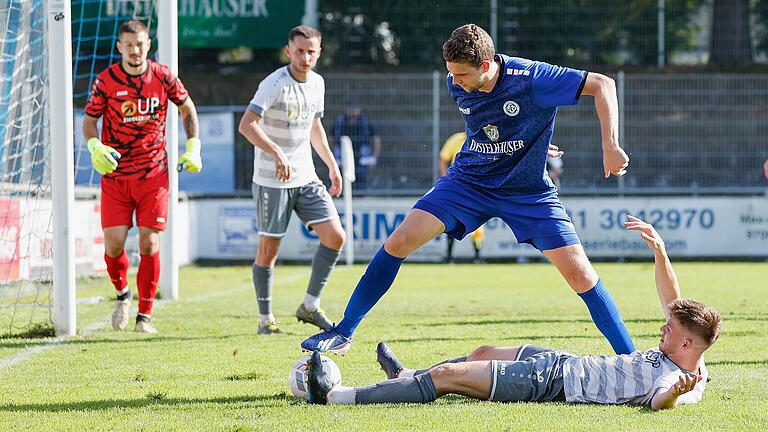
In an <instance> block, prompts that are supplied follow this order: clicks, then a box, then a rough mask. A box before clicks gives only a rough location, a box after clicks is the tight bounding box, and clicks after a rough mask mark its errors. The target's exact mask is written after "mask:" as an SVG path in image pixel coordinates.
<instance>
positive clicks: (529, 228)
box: [413, 177, 580, 251]
mask: <svg viewBox="0 0 768 432" xmlns="http://www.w3.org/2000/svg"><path fill="white" fill-rule="evenodd" d="M413 208H417V209H420V210H424V211H425V212H428V213H431V214H432V215H434V216H435V217H436V218H438V219H440V221H442V222H443V223H444V224H445V233H446V234H448V235H450V236H451V237H453V238H455V239H458V240H461V239H462V238H464V236H465V235H467V234H468V233H471V232H473V231H475V230H476V229H477V228H478V227H479V226H481V225H482V224H484V223H485V222H487V221H488V220H489V219H491V218H494V217H498V218H500V219H501V220H503V221H504V223H506V224H507V225H508V226H509V228H510V229H512V232H513V233H514V234H515V238H516V239H517V241H518V243H528V244H530V245H531V246H533V247H535V248H536V249H538V250H540V251H545V250H550V249H557V248H560V247H563V246H569V245H574V244H579V243H580V242H579V237H578V236H577V235H576V230H575V229H574V227H573V223H572V222H571V218H569V217H568V215H567V214H566V212H565V208H564V207H563V205H562V204H561V203H560V198H559V197H558V196H557V191H555V190H552V191H550V192H544V193H538V194H530V195H512V194H508V193H502V192H499V191H490V190H486V189H483V188H480V187H477V186H474V185H470V184H467V183H463V182H459V181H456V180H453V179H450V178H448V177H442V178H441V179H440V180H438V181H437V183H436V184H435V186H434V187H433V188H432V189H430V191H429V192H427V193H426V194H425V195H424V196H423V197H421V199H419V200H418V201H416V204H414V206H413Z"/></svg>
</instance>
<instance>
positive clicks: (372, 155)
mask: <svg viewBox="0 0 768 432" xmlns="http://www.w3.org/2000/svg"><path fill="white" fill-rule="evenodd" d="M344 135H346V136H348V137H349V139H351V140H352V150H354V152H355V159H356V160H355V178H356V180H355V189H357V190H365V189H367V188H368V174H369V173H368V171H369V170H370V169H371V168H373V167H375V166H376V162H377V161H378V159H379V155H380V154H381V138H380V137H379V136H378V135H377V134H376V131H375V130H374V128H373V125H371V123H370V122H369V121H368V117H366V116H365V114H363V112H362V110H361V108H360V105H359V104H356V103H355V104H352V105H350V106H349V107H348V108H347V109H346V110H345V111H344V112H343V113H342V114H340V115H339V117H338V118H337V119H336V123H335V124H334V125H333V134H332V137H333V143H332V145H333V152H334V154H335V155H336V159H337V160H339V161H341V137H342V136H344Z"/></svg>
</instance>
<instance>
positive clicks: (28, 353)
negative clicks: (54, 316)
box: [0, 274, 307, 370]
mask: <svg viewBox="0 0 768 432" xmlns="http://www.w3.org/2000/svg"><path fill="white" fill-rule="evenodd" d="M305 277H307V275H306V274H295V275H291V276H288V277H285V278H282V279H281V280H280V282H293V281H295V280H297V279H301V278H305ZM248 289H253V287H250V286H245V287H240V288H233V289H230V290H227V291H217V292H212V293H208V294H203V295H199V296H197V297H192V298H190V299H189V300H186V301H187V302H198V301H203V300H208V299H210V298H213V297H220V296H225V295H229V294H235V293H238V292H241V291H245V290H248ZM164 304H170V302H163V301H159V302H158V305H157V306H156V307H162V306H163V305H164ZM111 319H112V317H111V316H108V317H106V318H104V319H101V320H99V321H96V322H94V323H91V324H88V325H87V326H85V327H83V328H82V329H80V332H79V334H81V335H89V334H91V333H93V332H94V331H95V330H100V329H101V328H103V327H106V326H107V324H109V323H110V321H111ZM68 341H69V338H68V337H66V336H59V337H55V338H53V339H51V340H49V341H48V342H46V343H45V344H44V345H40V346H36V347H33V348H29V349H27V350H25V351H22V352H20V353H18V354H16V355H13V356H11V357H6V358H4V359H0V370H2V369H6V368H9V367H11V366H13V365H17V364H19V363H21V362H24V361H27V360H29V359H30V358H32V357H34V356H36V355H38V354H42V353H44V352H46V351H49V350H51V349H53V348H56V347H58V346H59V345H62V344H64V343H66V342H68Z"/></svg>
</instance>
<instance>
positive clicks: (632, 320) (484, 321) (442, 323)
mask: <svg viewBox="0 0 768 432" xmlns="http://www.w3.org/2000/svg"><path fill="white" fill-rule="evenodd" d="M624 322H625V323H663V322H664V319H662V318H630V319H625V320H624ZM558 323H562V324H573V323H592V320H591V319H589V318H569V319H565V318H504V319H481V320H460V321H455V320H448V321H437V322H432V323H423V324H421V323H420V324H419V325H420V326H424V327H444V326H454V325H497V324H558Z"/></svg>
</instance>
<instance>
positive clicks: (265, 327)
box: [256, 321, 283, 334]
mask: <svg viewBox="0 0 768 432" xmlns="http://www.w3.org/2000/svg"><path fill="white" fill-rule="evenodd" d="M282 332H283V331H282V330H280V327H278V326H277V321H264V322H260V323H259V330H258V331H257V332H256V334H278V333H282Z"/></svg>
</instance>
